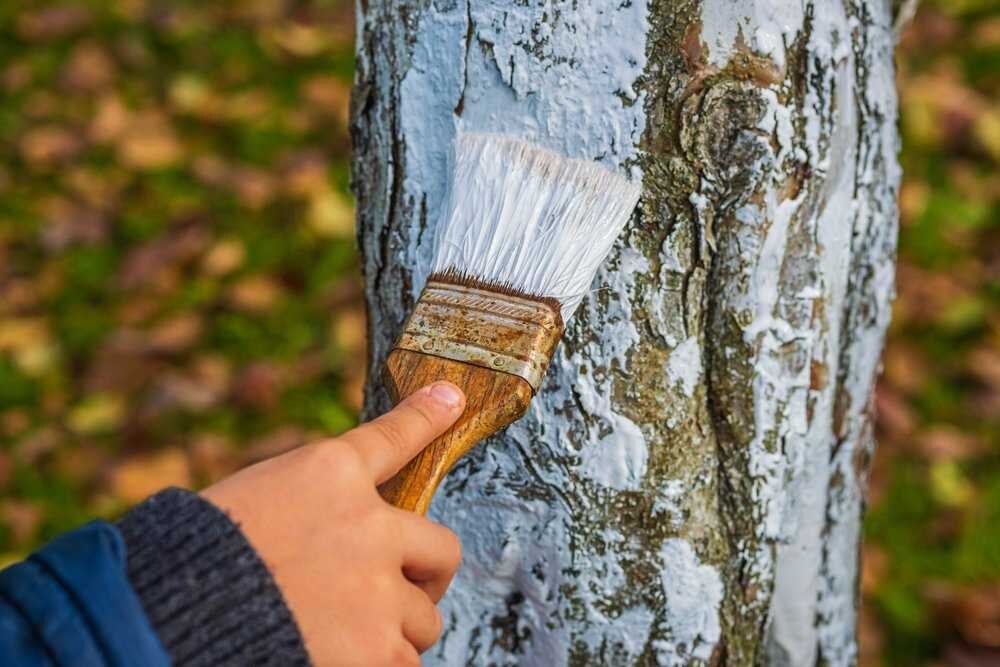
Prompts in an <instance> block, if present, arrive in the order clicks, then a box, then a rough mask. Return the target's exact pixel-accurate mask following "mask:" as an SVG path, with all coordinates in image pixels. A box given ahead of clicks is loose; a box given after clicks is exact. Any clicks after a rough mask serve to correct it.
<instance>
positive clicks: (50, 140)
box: [19, 125, 83, 167]
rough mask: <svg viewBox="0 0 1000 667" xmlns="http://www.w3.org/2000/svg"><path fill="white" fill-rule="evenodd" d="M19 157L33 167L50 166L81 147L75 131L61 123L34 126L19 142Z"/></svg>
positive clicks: (63, 159)
mask: <svg viewBox="0 0 1000 667" xmlns="http://www.w3.org/2000/svg"><path fill="white" fill-rule="evenodd" d="M19 147H20V149H21V157H23V158H24V160H25V161H26V162H28V164H30V165H32V166H34V167H50V166H53V165H55V164H58V163H61V162H65V161H66V160H68V159H69V158H71V157H73V156H75V155H76V154H77V153H79V152H80V150H81V149H82V148H83V142H82V141H81V140H80V136H79V135H78V134H77V133H74V132H72V131H70V129H69V128H68V127H65V126H62V125H42V126H36V127H33V128H31V129H29V130H28V131H26V132H25V133H24V134H23V135H22V136H21V140H20V142H19Z"/></svg>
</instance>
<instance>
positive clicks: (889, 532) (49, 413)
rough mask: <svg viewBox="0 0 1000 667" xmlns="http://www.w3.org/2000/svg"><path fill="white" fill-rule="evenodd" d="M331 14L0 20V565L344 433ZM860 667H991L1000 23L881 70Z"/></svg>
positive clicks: (342, 182) (938, 32)
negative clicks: (878, 355) (889, 120)
mask: <svg viewBox="0 0 1000 667" xmlns="http://www.w3.org/2000/svg"><path fill="white" fill-rule="evenodd" d="M352 33H353V17H352V8H351V3H350V2H343V1H342V0H329V1H323V0H310V1H292V0H243V1H241V2H226V3H213V2H204V1H202V2H191V1H189V0H183V1H181V0H117V1H114V2H112V1H110V0H105V1H99V0H89V1H86V2H83V1H78V2H67V3H59V4H57V3H44V2H28V1H20V0H19V1H11V0H7V1H5V2H2V3H0V154H2V160H0V565H3V564H6V563H8V562H10V561H13V560H15V559H18V558H20V557H21V556H23V555H24V554H25V553H27V552H29V551H30V550H32V549H33V548H34V547H36V546H38V545H39V544H40V543H42V542H44V541H45V540H47V539H49V538H51V537H52V536H53V535H55V534H57V533H59V532H61V531H64V530H66V529H68V528H71V527H73V526H76V525H78V524H80V523H82V522H84V521H86V520H88V519H90V518H93V517H95V516H109V517H110V516H115V515H117V513H118V512H120V511H121V510H122V509H123V508H125V507H127V506H128V505H129V504H131V503H134V502H136V501H138V500H141V499H142V498H144V497H145V496H146V495H148V494H150V493H152V492H154V491H156V490H157V489H159V488H161V487H162V486H164V485H168V484H175V485H181V486H200V485H203V484H206V483H208V482H211V481H212V480H215V479H218V478H219V477H221V476H223V475H226V474H227V473H229V472H231V471H233V470H235V469H236V468H238V467H240V466H242V465H245V464H247V463H249V462H252V461H255V460H259V459H262V458H266V457H268V456H272V455H274V454H277V453H279V452H281V451H284V450H286V449H288V448H291V447H294V446H296V445H298V444H299V443H301V442H303V441H304V440H306V439H309V438H311V437H314V436H318V435H320V434H328V433H330V432H339V431H342V430H344V429H346V428H348V427H350V426H351V425H352V424H354V422H355V418H356V417H355V415H356V413H357V410H358V408H359V404H360V397H361V383H362V381H363V359H364V354H365V352H364V311H363V304H362V302H361V294H360V278H359V273H358V263H357V259H356V250H355V243H354V239H353V234H354V232H353V225H354V218H353V210H352V203H351V200H350V195H349V192H348V187H347V186H348V172H349V166H348V165H349V151H350V141H349V136H348V132H347V115H348V100H349V93H350V83H351V78H352V70H353V34H352ZM898 63H899V88H900V102H901V111H902V118H901V129H902V135H903V151H902V157H901V159H902V163H903V167H904V170H905V182H904V184H903V187H902V191H901V196H900V206H901V212H902V225H901V238H900V258H899V268H898V282H899V287H898V291H899V296H898V299H897V301H896V306H895V319H894V322H893V324H892V326H891V329H890V334H889V343H888V348H887V350H886V356H885V374H884V377H883V379H882V382H881V384H880V386H879V389H878V395H877V404H878V409H879V415H880V416H879V440H880V442H879V449H878V453H877V456H876V459H875V464H874V469H873V471H872V476H871V508H870V512H869V514H868V518H867V521H866V528H865V530H866V544H865V547H864V563H865V565H864V573H863V577H862V582H861V586H862V589H863V592H864V597H865V604H864V608H863V613H862V620H861V640H862V664H863V665H894V666H895V665H900V666H903V665H905V666H909V665H950V666H956V667H986V666H987V665H994V666H995V665H1000V308H998V307H997V306H998V304H1000V172H998V170H997V165H998V163H1000V7H998V6H997V4H996V2H995V1H994V0H962V1H956V0H924V1H923V3H922V7H921V9H920V10H919V12H918V14H917V16H916V19H915V20H914V22H913V23H912V24H911V26H910V28H909V29H908V30H907V32H906V34H905V36H904V38H903V40H902V44H901V47H900V51H899V57H898Z"/></svg>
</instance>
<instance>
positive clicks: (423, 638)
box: [403, 584, 442, 653]
mask: <svg viewBox="0 0 1000 667" xmlns="http://www.w3.org/2000/svg"><path fill="white" fill-rule="evenodd" d="M441 628H442V621H441V612H440V611H438V608H437V607H436V606H435V605H434V603H433V602H431V599H430V598H429V597H427V593H424V592H423V591H422V590H420V589H419V588H417V587H416V586H413V585H411V584H407V585H406V587H405V590H404V592H403V636H404V637H406V641H408V642H410V643H411V644H413V648H415V649H417V651H419V652H420V653H423V652H424V651H426V650H427V649H429V648H430V647H431V646H433V645H434V642H436V641H437V640H438V637H440V636H441Z"/></svg>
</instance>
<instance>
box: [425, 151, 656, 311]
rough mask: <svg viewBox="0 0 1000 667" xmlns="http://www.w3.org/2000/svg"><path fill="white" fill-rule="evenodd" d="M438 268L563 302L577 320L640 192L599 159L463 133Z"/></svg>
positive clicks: (440, 232)
mask: <svg viewBox="0 0 1000 667" xmlns="http://www.w3.org/2000/svg"><path fill="white" fill-rule="evenodd" d="M454 164H455V171H454V177H453V179H452V183H451V187H450V190H449V192H448V197H447V201H446V204H445V209H444V215H443V217H442V219H441V221H440V223H439V225H438V230H437V239H436V250H435V257H434V272H435V273H438V274H445V273H447V274H451V275H456V274H457V275H462V276H466V277H469V278H471V279H474V280H476V281H478V282H482V283H487V284H491V285H497V286H503V287H505V288H508V289H511V290H514V291H517V292H521V293H524V294H529V295H532V296H536V297H551V298H555V299H557V300H558V301H559V304H560V306H561V311H562V317H563V320H564V321H568V320H569V318H570V317H571V316H572V314H573V312H574V311H575V310H576V308H577V306H579V305H580V301H581V300H582V299H583V297H584V296H585V295H586V293H587V291H588V290H589V288H590V283H591V281H592V280H593V278H594V274H595V273H596V272H597V268H598V266H600V264H601V262H602V261H603V260H604V258H605V257H606V256H607V254H608V252H609V251H610V250H611V246H612V245H613V244H614V242H615V239H616V238H617V237H618V234H619V233H620V232H621V230H622V227H624V226H625V223H626V222H628V219H629V216H630V215H631V213H632V209H634V208H635V205H636V202H637V201H638V199H639V193H640V188H639V186H638V185H634V184H632V183H629V182H628V181H627V180H625V178H623V177H622V176H620V175H618V174H616V173H614V172H612V171H610V170H608V169H606V168H604V167H602V166H601V165H599V164H597V163H594V162H587V161H585V160H576V159H571V158H567V157H563V156H561V155H557V154H555V153H552V152H549V151H547V150H543V149H541V148H538V147H536V146H532V145H531V144H529V143H527V142H525V141H521V140H518V139H514V138H511V137H505V136H502V135H494V134H472V133H466V134H460V135H459V136H458V138H457V140H456V145H455V160H454Z"/></svg>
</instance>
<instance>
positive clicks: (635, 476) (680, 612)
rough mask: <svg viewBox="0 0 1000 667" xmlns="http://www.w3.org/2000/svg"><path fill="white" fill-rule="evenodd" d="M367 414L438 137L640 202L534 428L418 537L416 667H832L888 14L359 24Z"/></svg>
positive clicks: (481, 5)
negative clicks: (638, 197)
mask: <svg viewBox="0 0 1000 667" xmlns="http://www.w3.org/2000/svg"><path fill="white" fill-rule="evenodd" d="M358 35H359V38H358V60H357V79H356V85H355V90H354V98H353V136H354V151H355V157H354V174H353V176H354V190H355V194H356V196H357V201H358V222H359V242H360V245H361V249H362V253H363V259H364V261H363V263H364V274H365V282H366V288H365V289H366V292H365V293H366V299H367V303H368V315H369V325H368V326H369V338H370V341H371V344H370V350H371V357H370V359H369V377H370V382H369V386H368V389H367V412H368V414H376V413H378V412H380V411H382V410H384V409H386V407H387V401H386V396H385V392H384V390H383V388H382V387H381V384H380V381H379V377H380V371H381V367H382V364H383V361H384V359H385V356H386V354H387V353H388V351H389V349H390V347H391V345H392V341H393V339H394V338H395V336H396V333H397V331H398V330H399V327H400V325H401V323H402V321H403V318H404V317H405V316H406V314H407V312H408V311H409V309H410V307H411V306H412V304H413V302H414V299H415V297H416V296H417V294H418V293H419V290H420V288H421V287H422V284H423V281H424V278H425V277H426V275H427V273H428V270H429V262H430V256H431V253H432V250H433V248H432V245H433V227H434V225H435V223H436V220H437V216H438V214H439V211H440V207H441V203H442V194H443V191H444V187H445V183H446V181H447V178H448V165H447V157H446V156H447V151H448V147H449V144H450V142H451V140H452V137H453V136H454V134H455V132H456V129H457V128H459V127H461V128H464V129H466V130H477V131H491V132H502V133H508V134H513V135H517V136H522V137H527V138H529V139H531V140H533V141H536V142H538V143H540V144H542V145H544V146H547V147H549V148H552V149H555V150H557V151H560V152H562V153H565V154H567V155H571V156H574V157H584V158H588V159H594V160H599V161H601V162H602V163H604V164H605V165H607V166H609V167H612V168H615V169H619V170H621V171H622V172H623V173H630V174H631V175H632V176H633V177H634V178H641V180H642V183H643V188H644V194H643V198H642V202H641V203H640V206H639V210H637V212H636V214H635V215H634V217H633V219H632V220H631V222H630V224H629V226H628V228H627V229H626V231H625V233H624V234H623V235H622V237H621V239H620V241H619V243H618V245H617V246H616V248H615V250H614V251H613V252H612V255H611V256H610V257H609V259H608V261H607V262H606V263H605V266H604V267H603V268H602V270H601V271H600V272H599V274H598V276H597V278H596V279H595V282H594V290H595V291H594V292H593V293H592V294H591V295H590V297H589V298H588V299H587V300H585V301H584V304H583V305H582V306H581V308H580V310H579V312H578V314H577V315H576V317H575V318H574V320H573V321H572V322H571V323H570V325H569V330H568V332H567V334H566V336H565V338H564V340H563V342H562V344H561V345H560V347H559V349H558V350H557V352H556V355H555V358H554V359H553V362H552V366H551V368H550V370H549V373H548V376H547V378H546V381H545V385H544V387H543V389H542V391H540V392H539V395H538V396H536V397H535V399H534V402H533V404H532V407H531V408H530V410H529V413H528V415H527V416H526V417H525V418H524V419H522V420H521V421H520V422H518V423H517V424H515V425H514V426H512V427H511V428H509V429H508V430H507V431H506V432H505V433H504V434H503V435H502V436H499V437H496V438H494V439H492V440H491V441H489V442H487V443H485V444H484V445H483V446H480V447H479V448H477V449H476V450H475V451H474V453H473V454H472V455H471V456H469V457H468V458H467V459H466V460H465V461H464V462H463V463H461V464H460V465H459V466H458V467H457V469H456V470H455V471H453V473H452V474H451V475H450V476H449V478H448V479H447V480H446V482H445V484H444V485H443V486H442V488H441V490H440V491H439V493H438V496H437V497H436V499H435V501H434V504H433V505H432V509H431V516H432V517H434V518H435V519H437V520H439V521H442V522H443V523H445V524H447V525H449V526H450V527H452V528H453V529H454V530H456V531H457V532H458V534H459V536H460V537H461V539H462V542H463V545H464V550H465V556H464V562H463V566H462V569H461V571H460V573H459V574H458V576H457V578H456V580H455V582H454V584H453V585H452V588H451V590H450V592H449V593H448V595H447V597H446V598H445V600H444V602H443V605H442V608H443V613H444V617H445V626H446V631H445V634H444V637H443V639H442V640H441V641H440V642H439V643H438V644H437V645H436V646H435V647H434V648H433V649H431V651H429V653H428V654H427V655H426V656H425V659H426V664H432V665H465V664H470V665H538V666H540V667H541V666H551V665H566V664H570V665H614V666H619V665H652V664H660V665H700V664H721V665H756V664H769V665H794V666H796V667H798V666H799V665H811V664H822V665H850V664H853V663H854V662H855V660H856V654H857V649H856V640H855V624H856V618H857V613H856V611H857V605H858V573H859V545H860V543H859V540H860V537H859V530H860V520H861V515H862V510H863V505H864V487H865V477H866V472H867V469H868V462H869V460H870V458H871V454H872V448H873V438H872V415H871V398H872V390H873V384H874V380H875V376H876V373H877V369H878V363H879V355H880V351H881V347H882V342H883V334H884V331H885V328H886V324H887V321H888V318H889V307H890V300H891V297H892V293H893V274H894V271H893V260H894V253H895V244H896V225H897V213H896V204H895V200H896V191H897V187H898V181H899V169H898V166H897V161H896V148H897V146H896V144H897V135H896V130H895V119H896V99H895V91H894V87H893V64H892V48H893V33H892V8H891V3H890V2H889V0H872V1H864V0H746V1H745V2H734V1H733V0H671V1H667V0H658V1H652V0H625V1H624V2H623V1H621V0H614V1H613V2H608V1H605V0H599V1H597V0H595V1H594V2H576V1H572V2H571V1H569V0H548V1H546V0H520V1H518V2H509V1H503V0H491V1H490V0H467V1H465V2H463V1H460V0H361V2H360V4H359V7H358Z"/></svg>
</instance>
